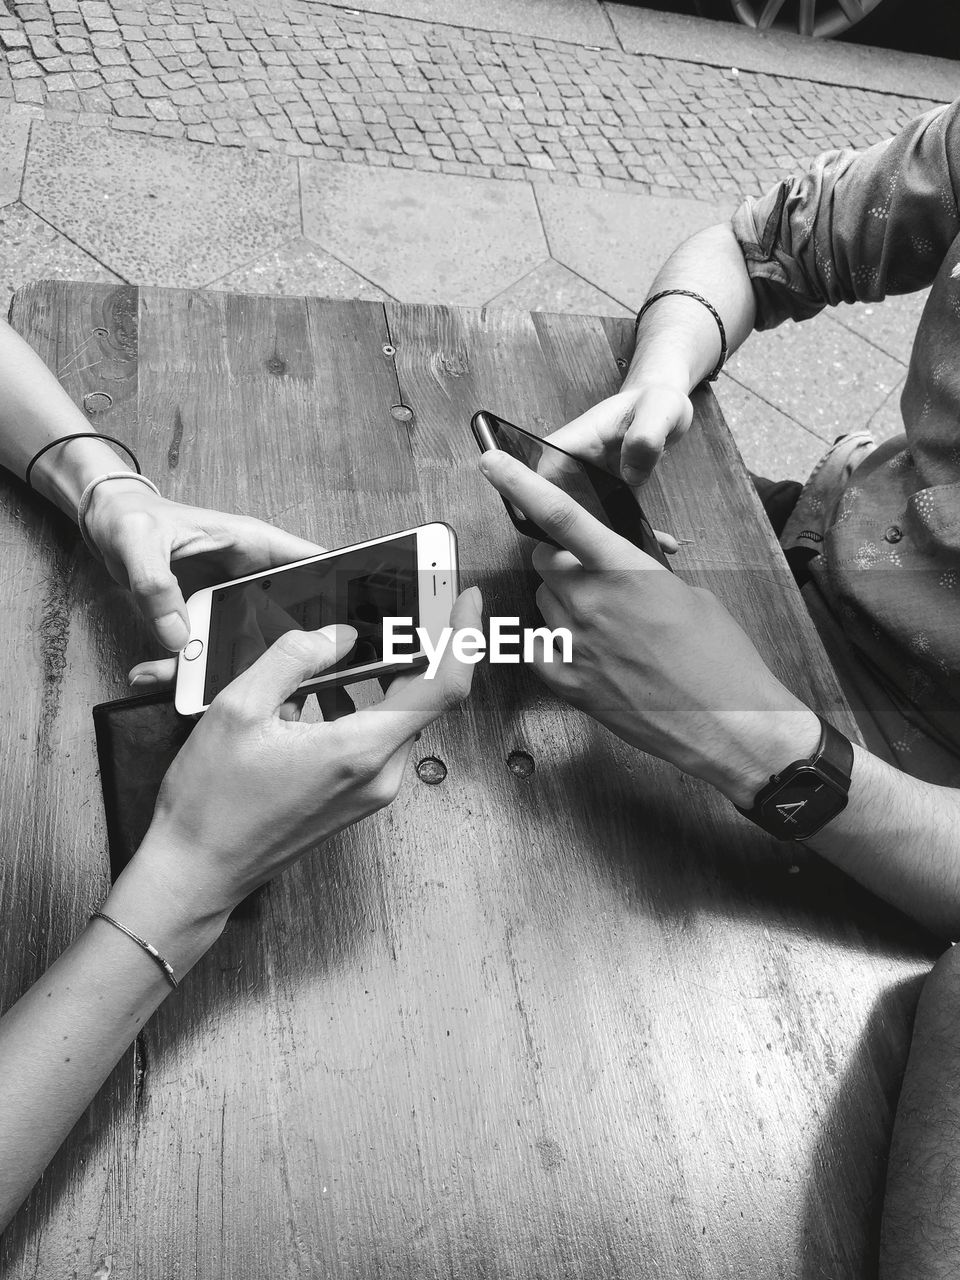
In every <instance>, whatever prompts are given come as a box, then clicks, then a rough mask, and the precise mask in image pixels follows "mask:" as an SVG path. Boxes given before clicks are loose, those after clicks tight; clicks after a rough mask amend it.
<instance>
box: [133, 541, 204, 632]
mask: <svg viewBox="0 0 960 1280" xmlns="http://www.w3.org/2000/svg"><path fill="white" fill-rule="evenodd" d="M118 558H119V559H120V561H121V563H122V565H123V570H124V572H125V574H126V577H127V582H128V584H129V586H130V590H131V591H132V592H133V595H134V598H135V599H136V601H137V604H138V605H139V606H140V610H141V612H142V613H143V616H144V617H145V618H146V619H147V621H148V622H149V623H150V626H151V627H152V628H153V633H154V635H155V636H156V637H157V639H158V640H159V641H160V643H161V644H162V645H163V647H164V648H165V649H172V650H173V651H174V652H176V651H177V650H179V649H182V648H183V646H184V645H185V644H186V643H187V641H188V640H189V639H190V623H189V618H188V614H187V606H186V602H185V601H184V598H183V592H182V591H181V590H180V584H179V582H177V579H176V576H175V575H174V573H173V570H172V569H171V568H170V556H169V552H166V553H165V552H164V550H163V548H162V547H161V546H159V545H158V544H156V543H154V544H152V545H151V544H148V545H146V546H144V545H142V544H138V545H135V546H134V547H132V548H131V549H130V550H129V551H128V550H127V549H126V548H125V549H124V550H123V551H122V552H120V554H119V557H118Z"/></svg>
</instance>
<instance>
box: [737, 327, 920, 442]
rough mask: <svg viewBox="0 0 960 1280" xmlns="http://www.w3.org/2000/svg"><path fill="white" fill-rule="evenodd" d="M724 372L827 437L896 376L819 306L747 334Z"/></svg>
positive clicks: (858, 418) (869, 410) (859, 425)
mask: <svg viewBox="0 0 960 1280" xmlns="http://www.w3.org/2000/svg"><path fill="white" fill-rule="evenodd" d="M727 369H728V372H729V373H731V374H732V375H733V377H735V378H736V379H737V381H738V382H740V383H741V384H742V385H743V386H745V387H747V388H749V389H750V390H751V391H754V392H756V393H757V394H758V395H760V396H762V397H763V399H764V400H766V401H767V402H768V403H769V404H772V405H774V406H775V407H776V408H778V409H781V410H782V411H783V412H784V413H786V414H788V415H789V416H790V417H791V418H794V419H796V420H797V421H798V422H801V423H803V425H804V426H805V427H807V428H808V430H810V431H813V432H815V433H816V434H817V435H818V436H820V438H821V439H822V440H824V441H826V442H827V443H828V444H829V443H830V441H832V440H833V439H834V437H835V436H838V435H840V433H841V432H843V431H861V430H864V429H865V428H866V427H867V423H868V421H869V419H870V418H871V417H872V416H873V414H874V413H875V412H876V411H877V409H879V408H880V406H881V405H882V404H883V402H884V400H885V399H886V398H887V395H888V393H889V392H890V390H891V388H892V387H894V386H896V385H897V383H898V382H900V380H901V379H902V377H903V365H902V363H901V362H900V361H899V360H894V359H892V358H891V357H890V356H888V355H886V354H885V353H884V352H882V351H880V350H878V349H877V348H876V347H875V346H873V345H872V344H871V343H869V342H867V341H866V340H865V339H864V338H861V337H860V336H859V334H856V333H852V332H851V331H850V330H849V329H848V328H846V326H844V325H842V324H838V323H837V322H836V320H835V319H834V318H833V316H832V314H831V313H829V312H821V313H820V315H817V316H814V317H813V318H812V319H810V320H804V321H803V323H802V324H794V323H793V322H792V321H789V320H788V321H787V322H786V323H785V324H782V325H780V326H779V328H777V329H769V330H765V331H764V332H763V333H754V334H751V336H750V337H749V339H748V340H747V341H746V342H745V343H744V344H743V346H742V347H741V348H740V350H739V351H738V352H737V353H736V354H735V355H734V356H732V357H731V358H730V361H729V363H728V365H727Z"/></svg>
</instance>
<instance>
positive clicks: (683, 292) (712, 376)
mask: <svg viewBox="0 0 960 1280" xmlns="http://www.w3.org/2000/svg"><path fill="white" fill-rule="evenodd" d="M674 295H679V296H680V297H682V298H693V300H694V301H695V302H699V303H702V305H703V306H705V307H706V308H707V310H708V311H709V312H710V314H711V315H712V316H713V318H714V320H716V322H717V328H718V329H719V330H720V359H719V360H718V361H717V363H716V364H715V365H714V366H713V370H712V371H711V372H710V373H708V374H707V376H706V378H704V382H716V380H717V378H718V377H719V376H720V370H721V369H722V368H723V366H724V364H725V363H726V359H727V331H726V329H724V327H723V321H722V320H721V319H720V312H719V311H718V310H717V308H716V307H715V306H714V305H713V303H712V302H708V301H707V299H706V298H704V297H703V295H702V294H699V293H695V292H694V291H693V290H692V289H661V291H660V292H659V293H655V294H654V295H653V297H652V298H648V299H647V300H646V302H645V303H644V304H643V306H642V307H641V308H640V310H639V311H638V312H637V319H636V323H635V324H634V326H633V339H634V342H636V339H637V332H638V330H639V328H640V321H641V320H642V319H643V315H644V312H645V311H647V310H648V309H649V308H650V307H652V306H653V304H654V303H655V302H659V301H660V299H661V298H670V297H673V296H674Z"/></svg>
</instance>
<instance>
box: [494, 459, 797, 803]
mask: <svg viewBox="0 0 960 1280" xmlns="http://www.w3.org/2000/svg"><path fill="white" fill-rule="evenodd" d="M480 468H481V470H482V471H483V474H484V475H485V476H486V477H487V479H488V480H489V481H490V482H491V484H493V485H494V487H495V488H496V489H498V490H499V492H500V493H501V494H502V495H503V496H504V497H505V498H508V499H509V500H510V501H511V502H513V503H514V504H515V505H516V506H518V507H519V508H520V509H521V510H522V511H524V512H525V513H526V514H527V515H528V516H529V517H530V519H532V520H534V521H536V523H537V524H538V525H539V526H540V528H541V529H543V530H544V532H545V533H548V534H549V535H550V536H551V537H552V538H553V539H554V540H555V541H556V542H557V543H559V544H560V545H561V546H562V547H564V548H566V550H562V551H558V550H556V549H555V548H553V547H550V546H548V545H547V544H546V543H540V544H538V546H537V548H536V550H535V552H534V555H533V564H534V568H535V569H536V570H537V572H538V573H539V574H540V576H541V577H542V578H543V585H542V586H541V587H540V588H539V590H538V592H537V605H538V606H539V609H540V612H541V614H542V615H543V619H544V621H545V622H546V624H547V626H548V627H550V628H551V629H555V628H557V627H566V628H568V629H569V631H570V632H571V634H572V638H573V661H572V662H571V663H569V664H564V663H562V662H560V661H559V660H558V659H555V660H554V661H553V662H550V663H548V662H544V661H543V660H542V659H540V660H538V661H537V662H536V667H537V671H538V673H539V674H540V676H541V677H542V679H543V680H544V682H545V683H546V684H547V685H549V686H550V688H551V689H553V690H554V692H556V693H557V694H559V695H560V696H561V697H563V698H565V699H566V700H567V701H568V702H571V703H573V704H574V706H577V707H579V708H580V709H581V710H582V711H585V712H587V714H588V715H591V716H593V717H594V718H595V719H597V720H599V721H600V722H601V723H602V724H605V725H606V726H607V727H608V728H609V729H612V730H613V732H614V733H616V734H617V735H618V736H619V737H621V738H623V739H624V741H626V742H629V743H630V744H631V745H633V746H636V747H640V748H641V749H642V750H644V751H648V752H650V753H651V754H652V755H655V756H659V757H660V758H661V759H663V760H668V761H670V762H671V763H672V764H675V765H677V766H678V767H679V768H680V769H683V770H684V771H685V772H686V773H689V774H692V775H694V776H696V777H700V778H703V779H705V780H706V781H708V782H710V783H712V784H713V785H714V786H716V787H718V788H719V789H720V790H721V791H723V792H724V794H725V795H727V796H728V798H729V799H731V800H733V801H734V803H736V804H739V805H741V806H743V807H746V806H749V805H750V804H751V803H752V802H753V797H754V796H755V794H756V792H757V791H758V790H759V788H760V787H761V786H762V785H763V783H765V782H766V781H767V780H768V778H769V777H770V775H771V774H772V773H775V772H777V771H778V770H779V769H781V768H783V767H784V766H785V765H786V764H788V763H790V761H792V760H795V759H798V758H800V757H801V756H803V755H810V754H811V753H812V752H813V750H814V749H815V747H816V745H817V741H818V739H819V732H820V727H819V722H818V720H817V717H816V716H815V715H814V713H813V712H812V711H810V710H809V709H808V708H807V707H805V706H804V705H803V703H801V702H800V701H799V700H798V699H797V698H796V697H794V695H793V694H792V693H790V692H789V690H788V689H786V688H784V686H783V685H782V684H780V682H779V681H778V680H777V679H776V678H775V677H774V675H773V674H772V673H771V672H770V670H769V669H768V668H767V666H766V665H765V664H764V662H763V660H762V658H761V657H760V655H759V654H758V653H757V651H756V649H755V648H754V647H753V645H752V643H751V642H750V640H749V639H748V637H747V636H746V635H745V634H744V632H743V631H742V630H741V628H740V627H739V626H738V625H737V623H736V622H735V621H734V620H733V618H732V617H731V616H730V614H729V613H727V611H726V610H725V609H724V608H723V606H722V605H721V604H720V602H719V601H718V600H717V599H716V597H715V596H713V595H712V593H710V592H709V591H705V590H702V589H700V588H694V587H690V586H687V585H686V584H685V583H684V582H682V581H681V580H680V579H679V578H677V577H676V576H675V575H674V574H672V573H669V572H668V571H667V570H666V569H664V568H663V566H662V565H659V564H658V563H657V562H656V561H655V560H653V559H652V558H651V557H650V556H647V555H645V554H644V553H643V552H642V551H639V550H638V549H637V548H636V547H634V546H632V545H631V544H630V543H629V542H627V541H626V540H625V539H624V538H621V537H619V536H618V535H617V534H616V533H614V532H613V531H612V530H610V529H607V528H606V527H605V526H603V525H602V524H600V523H599V522H598V521H597V520H595V519H594V518H593V517H592V516H591V515H589V513H588V512H586V511H584V509H583V508H582V507H580V506H579V505H578V504H577V503H576V502H574V501H573V500H572V499H571V498H570V497H569V496H568V495H567V494H565V493H563V492H562V491H561V490H560V489H558V488H557V487H556V486H555V485H552V484H550V483H548V482H547V481H545V480H544V479H543V478H542V477H540V476H536V475H534V474H533V473H532V472H531V471H530V470H529V469H528V468H526V467H524V466H523V465H522V464H521V463H519V462H517V461H516V460H515V459H513V458H510V457H509V456H507V455H506V454H504V453H487V454H484V455H483V458H482V459H481V462H480Z"/></svg>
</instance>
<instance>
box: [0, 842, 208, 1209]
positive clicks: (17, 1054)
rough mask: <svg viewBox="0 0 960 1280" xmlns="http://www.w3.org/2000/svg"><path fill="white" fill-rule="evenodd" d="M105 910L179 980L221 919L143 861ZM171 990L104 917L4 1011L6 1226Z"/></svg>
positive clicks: (2, 1198)
mask: <svg viewBox="0 0 960 1280" xmlns="http://www.w3.org/2000/svg"><path fill="white" fill-rule="evenodd" d="M103 909H104V911H106V913H107V914H108V915H112V916H113V917H114V918H115V919H117V920H119V921H121V922H122V923H123V924H125V925H126V926H127V927H128V928H130V929H132V930H133V932H134V933H137V934H138V935H139V936H140V937H143V938H145V939H146V940H147V941H148V942H150V943H152V944H153V945H154V946H155V947H157V949H158V950H159V951H160V953H161V954H162V955H163V956H164V958H165V959H167V960H168V962H169V963H170V964H171V966H172V967H173V970H174V973H175V974H176V976H177V977H178V978H180V977H182V976H184V974H186V972H187V971H188V970H189V969H190V968H191V967H192V966H193V964H194V963H195V962H196V961H197V959H199V957H200V956H201V955H202V954H203V952H204V951H206V950H207V948H208V947H209V946H210V945H211V944H212V942H213V941H214V940H215V938H216V937H217V936H218V935H219V933H220V931H221V929H222V928H223V923H224V917H222V916H221V917H213V916H208V917H206V918H202V917H201V918H195V917H194V916H192V915H191V914H190V911H189V908H188V907H186V906H184V905H183V903H181V902H178V901H177V900H176V899H175V897H174V896H173V895H171V894H170V893H169V892H168V891H167V890H166V889H165V887H164V885H163V883H162V881H160V880H159V879H158V878H157V877H156V876H154V875H153V873H152V871H151V868H150V867H149V865H144V864H143V863H137V862H136V860H135V861H134V862H133V863H131V864H130V866H129V867H128V869H127V871H125V872H124V874H123V876H121V878H120V879H119V880H118V882H117V884H116V885H115V886H114V888H113V890H112V891H111V894H110V896H109V897H108V898H107V901H106V902H105V903H104V907H103ZM171 992H172V988H171V985H170V983H169V982H168V980H167V978H166V977H165V976H164V974H163V971H162V970H161V968H160V966H159V965H158V964H157V963H156V961H155V960H153V959H152V958H151V957H150V956H149V955H148V954H147V953H146V952H145V951H143V950H142V949H141V948H140V947H139V946H138V945H137V944H136V943H135V942H133V941H131V939H130V938H128V937H126V936H125V935H124V934H123V933H121V932H120V931H119V930H117V929H115V928H114V927H113V926H112V925H110V924H108V923H106V922H105V921H103V920H99V919H97V920H93V921H92V922H91V923H90V924H88V925H87V926H86V928H85V929H84V930H83V931H82V933H81V934H80V936H79V937H78V938H77V939H76V941H75V942H74V943H73V944H72V945H71V946H70V947H68V948H67V950H66V951H64V953H63V954H62V955H61V956H60V957H59V959H58V960H56V961H55V962H54V964H52V965H51V966H50V968H49V969H48V970H47V971H46V973H45V974H44V975H43V977H42V978H40V979H39V981H38V982H36V983H34V985H33V986H32V987H31V988H30V989H29V991H27V992H26V993H25V994H24V995H23V996H22V997H21V998H20V1000H18V1001H17V1003H16V1004H15V1005H14V1006H13V1007H12V1008H11V1009H9V1010H8V1011H7V1013H5V1014H4V1016H3V1017H2V1018H0V1231H2V1229H3V1227H4V1226H5V1225H6V1223H7V1222H9V1220H10V1218H11V1217H12V1216H13V1214H14V1213H15V1212H16V1210H17V1208H18V1207H19V1206H20V1204H22V1202H23V1200H24V1199H25V1198H26V1196H27V1195H28V1193H29V1191H30V1188H31V1187H32V1186H33V1185H34V1183H35V1182H36V1181H37V1179H38V1178H39V1177H40V1175H41V1173H42V1172H43V1170H44V1168H45V1167H46V1165H47V1164H48V1162H49V1161H50V1159H51V1158H52V1157H53V1155H54V1153H55V1152H56V1150H57V1148H58V1147H59V1146H60V1145H61V1143H62V1142H63V1140H64V1139H65V1138H66V1136H67V1134H68V1133H69V1132H70V1130H71V1128H72V1127H73V1125H74V1124H75V1123H76V1121H77V1120H78V1119H79V1117H80V1116H81V1115H82V1113H83V1111H84V1110H85V1108H86V1107H87V1105H88V1104H89V1103H90V1101H91V1099H92V1098H93V1096H94V1094H95V1093H96V1092H97V1090H98V1089H99V1088H100V1086H101V1085H102V1084H103V1082H104V1080H105V1079H106V1078H107V1076H108V1075H109V1073H110V1071H111V1070H112V1069H113V1067H114V1065H115V1064H116V1063H117V1061H118V1060H119V1059H120V1057H121V1055H122V1054H123V1052H124V1050H125V1049H126V1048H127V1046H128V1045H129V1044H130V1043H131V1042H132V1041H133V1040H134V1039H135V1037H136V1036H137V1033H138V1032H139V1031H140V1028H141V1027H142V1026H143V1024H144V1022H146V1020H147V1019H148V1018H149V1017H150V1015H151V1014H152V1013H153V1012H154V1010H155V1009H156V1008H157V1006H158V1005H159V1004H160V1003H161V1002H162V1001H163V1000H164V999H165V998H166V997H167V996H169V995H170V994H171Z"/></svg>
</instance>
